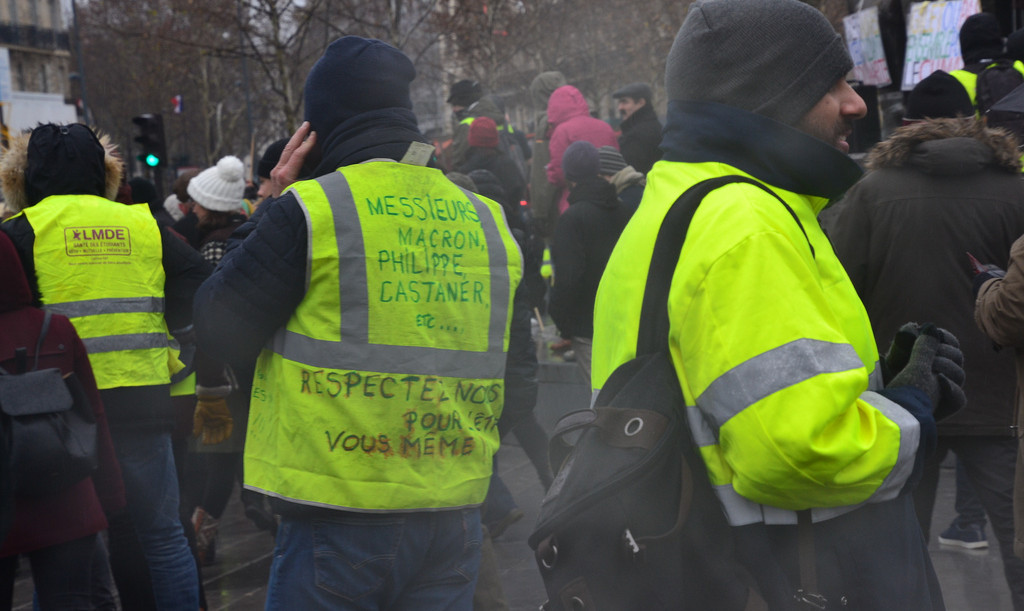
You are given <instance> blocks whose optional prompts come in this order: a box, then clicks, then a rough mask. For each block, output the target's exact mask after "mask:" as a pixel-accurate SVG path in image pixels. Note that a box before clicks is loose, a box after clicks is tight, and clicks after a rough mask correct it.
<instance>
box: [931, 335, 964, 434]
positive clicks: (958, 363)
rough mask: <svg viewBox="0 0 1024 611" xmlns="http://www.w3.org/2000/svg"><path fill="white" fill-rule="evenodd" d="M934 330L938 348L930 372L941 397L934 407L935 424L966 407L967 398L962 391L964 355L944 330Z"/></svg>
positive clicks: (957, 342)
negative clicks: (937, 336)
mask: <svg viewBox="0 0 1024 611" xmlns="http://www.w3.org/2000/svg"><path fill="white" fill-rule="evenodd" d="M935 330H936V331H937V332H938V334H939V347H938V349H937V350H936V351H935V362H934V363H933V364H932V371H933V372H935V374H936V375H937V376H938V380H939V390H940V394H941V395H942V398H941V399H940V400H939V403H938V404H936V406H935V420H936V422H937V421H939V420H942V419H943V418H945V417H947V416H949V415H951V414H953V413H955V412H956V411H957V410H959V409H960V408H962V407H963V406H964V405H966V404H967V397H966V396H965V395H964V390H963V385H964V380H965V379H966V374H965V373H964V353H963V352H961V351H960V342H959V341H957V339H956V337H955V336H954V335H953V334H952V333H950V332H949V331H946V330H945V329H941V328H938V327H935Z"/></svg>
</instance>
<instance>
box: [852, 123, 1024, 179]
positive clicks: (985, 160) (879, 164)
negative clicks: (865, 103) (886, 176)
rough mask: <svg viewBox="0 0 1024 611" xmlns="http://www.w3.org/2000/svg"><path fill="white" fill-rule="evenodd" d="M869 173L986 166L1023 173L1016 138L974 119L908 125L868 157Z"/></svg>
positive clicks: (955, 171)
mask: <svg viewBox="0 0 1024 611" xmlns="http://www.w3.org/2000/svg"><path fill="white" fill-rule="evenodd" d="M865 165H866V166H867V168H868V169H869V170H878V169H881V168H898V167H903V166H913V167H914V168H915V169H918V170H921V171H923V172H926V173H928V174H969V173H973V172H977V171H978V170H980V169H981V168H983V167H994V168H998V169H1001V170H1004V171H1006V172H1011V173H1019V172H1020V170H1021V161H1020V151H1019V150H1018V148H1017V138H1016V137H1015V136H1013V135H1012V134H1010V133H1009V132H1007V131H1005V130H1002V129H989V128H986V127H985V126H984V124H983V123H982V122H981V121H976V120H971V119H929V120H927V121H922V122H921V123H913V124H911V125H905V126H903V127H901V128H899V129H897V130H896V131H895V132H893V135H892V136H891V137H890V138H889V139H888V140H886V141H884V142H880V143H878V144H877V145H876V146H875V147H874V148H873V149H871V152H870V153H869V154H868V157H867V160H866V161H865Z"/></svg>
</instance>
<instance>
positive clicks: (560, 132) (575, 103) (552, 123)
mask: <svg viewBox="0 0 1024 611" xmlns="http://www.w3.org/2000/svg"><path fill="white" fill-rule="evenodd" d="M548 125H549V129H551V130H552V131H551V143H550V145H549V150H550V151H551V161H550V162H548V165H547V171H548V182H550V183H551V184H553V185H555V186H556V187H559V188H560V189H561V194H560V196H559V199H558V213H559V214H561V213H562V212H565V209H566V208H568V207H569V189H568V185H567V184H566V182H565V175H564V174H563V173H562V155H563V154H565V149H567V148H569V145H570V144H572V143H573V142H578V141H580V140H586V141H587V142H589V143H591V144H593V145H594V148H601V147H602V146H611V147H614V148H615V150H619V142H618V139H616V137H615V131H614V130H613V129H612V128H611V126H610V125H608V124H607V123H605V122H604V121H602V120H600V119H595V118H594V117H591V116H590V106H588V105H587V100H586V99H585V98H584V97H583V94H582V93H580V90H579V89H576V88H575V87H573V86H572V85H563V86H561V87H559V88H558V89H555V91H554V92H553V93H552V94H551V97H550V98H548Z"/></svg>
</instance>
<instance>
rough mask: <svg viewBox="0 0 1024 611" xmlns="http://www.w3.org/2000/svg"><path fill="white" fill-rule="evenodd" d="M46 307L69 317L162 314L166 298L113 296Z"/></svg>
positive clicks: (51, 304)
mask: <svg viewBox="0 0 1024 611" xmlns="http://www.w3.org/2000/svg"><path fill="white" fill-rule="evenodd" d="M44 309H46V310H49V311H50V312H53V313H54V314H60V315H62V316H67V317H68V318H80V317H82V316H95V315H98V314H132V313H138V312H144V313H157V314H162V313H163V311H164V300H163V298H161V297H125V298H122V297H112V298H108V299H86V300H84V301H65V302H62V303H49V304H46V305H45V306H44Z"/></svg>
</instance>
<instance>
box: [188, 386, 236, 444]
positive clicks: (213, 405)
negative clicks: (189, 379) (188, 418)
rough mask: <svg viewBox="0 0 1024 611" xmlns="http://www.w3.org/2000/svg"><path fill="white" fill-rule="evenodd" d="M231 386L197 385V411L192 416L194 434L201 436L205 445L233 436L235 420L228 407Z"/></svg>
mask: <svg viewBox="0 0 1024 611" xmlns="http://www.w3.org/2000/svg"><path fill="white" fill-rule="evenodd" d="M230 392H231V387H230V386H218V387H215V388H206V387H203V386H197V387H196V399H197V401H196V411H195V415H194V416H193V417H192V434H193V435H195V436H196V437H200V438H201V440H202V442H203V444H204V445H213V444H215V443H220V442H222V441H224V440H226V439H227V438H228V437H230V436H231V430H232V429H233V428H234V421H233V420H232V419H231V410H230V409H228V402H227V395H228V394H230Z"/></svg>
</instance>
